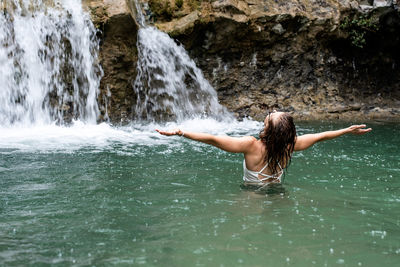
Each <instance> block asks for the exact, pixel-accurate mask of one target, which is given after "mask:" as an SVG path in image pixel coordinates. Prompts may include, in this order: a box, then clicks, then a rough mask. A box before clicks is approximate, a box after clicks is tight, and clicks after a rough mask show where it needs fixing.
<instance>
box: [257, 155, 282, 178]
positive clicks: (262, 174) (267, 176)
mask: <svg viewBox="0 0 400 267" xmlns="http://www.w3.org/2000/svg"><path fill="white" fill-rule="evenodd" d="M270 161H271V160H270ZM270 161H268V163H267V164H266V165H265V166H264V167H263V168H262V169H261V170H260V171H258V172H257V173H258V174H260V175H261V176H264V177H265V178H262V179H260V178H259V179H260V180H261V181H264V180H267V179H269V178H279V177H280V176H281V175H282V173H283V169H282V167H281V164H279V162H278V166H279V168H280V169H281V170H280V171H279V172H278V173H276V174H273V175H269V174H265V173H262V171H263V170H265V168H266V167H268V165H269V163H270Z"/></svg>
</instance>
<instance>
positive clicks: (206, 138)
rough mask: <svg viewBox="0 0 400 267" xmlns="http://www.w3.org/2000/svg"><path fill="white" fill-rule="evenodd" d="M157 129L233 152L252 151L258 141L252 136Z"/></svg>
mask: <svg viewBox="0 0 400 267" xmlns="http://www.w3.org/2000/svg"><path fill="white" fill-rule="evenodd" d="M156 131H157V132H159V133H160V134H162V135H166V136H172V135H179V136H182V137H186V138H188V139H192V140H195V141H198V142H202V143H206V144H209V145H213V146H215V147H218V148H220V149H222V150H225V151H228V152H233V153H247V152H249V151H251V149H252V146H253V145H254V142H255V141H257V139H255V138H254V137H252V136H244V137H230V136H220V135H212V134H207V133H197V132H186V131H185V132H183V131H182V130H179V129H176V130H172V131H161V130H158V129H156Z"/></svg>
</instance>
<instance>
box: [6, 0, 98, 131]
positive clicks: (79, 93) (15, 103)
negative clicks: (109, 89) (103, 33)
mask: <svg viewBox="0 0 400 267" xmlns="http://www.w3.org/2000/svg"><path fill="white" fill-rule="evenodd" d="M6 7H7V9H6V11H2V12H1V13H0V62H1V66H2V68H1V70H0V84H1V85H2V89H1V90H0V125H1V126H12V125H17V124H18V125H25V126H27V125H43V124H51V123H54V122H57V123H59V124H62V123H64V122H65V121H70V120H71V119H80V120H82V121H85V122H88V123H96V118H97V115H98V113H99V109H98V106H97V101H96V100H97V94H98V87H99V83H100V77H101V74H102V70H101V67H100V65H99V64H98V62H97V51H98V41H97V40H96V30H95V28H94V27H93V24H92V23H91V21H90V19H89V16H88V15H87V14H86V13H84V12H83V10H82V7H81V5H80V4H77V3H76V1H73V0H62V1H54V2H52V1H41V0H36V1H18V0H13V1H8V2H7V3H6Z"/></svg>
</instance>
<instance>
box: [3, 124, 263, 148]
mask: <svg viewBox="0 0 400 267" xmlns="http://www.w3.org/2000/svg"><path fill="white" fill-rule="evenodd" d="M261 127H262V124H261V123H259V122H256V121H253V120H244V121H241V122H239V121H235V120H234V121H226V122H220V121H217V120H214V119H193V120H186V121H183V122H182V123H166V124H156V123H150V124H138V123H132V124H131V125H129V126H124V127H113V126H111V125H109V124H106V123H101V124H98V125H95V124H86V123H83V122H81V121H75V122H74V123H73V124H72V125H71V126H69V127H67V126H58V125H54V124H52V125H36V126H29V127H26V126H12V127H2V128H0V153H10V152H15V151H17V152H18V151H19V152H35V151H39V152H57V151H58V152H60V151H62V152H73V151H76V150H79V149H82V148H87V149H89V150H93V151H95V150H96V151H97V150H103V149H110V148H112V145H114V144H122V145H124V146H126V145H134V146H137V145H143V146H159V145H165V144H168V145H174V144H176V143H180V142H181V141H182V139H181V138H178V137H166V136H162V135H160V134H158V133H157V132H156V131H155V129H163V130H169V129H174V128H180V129H182V130H184V131H198V132H208V133H212V134H217V135H232V136H239V135H253V134H257V133H258V131H259V130H260V129H261Z"/></svg>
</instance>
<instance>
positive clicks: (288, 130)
mask: <svg viewBox="0 0 400 267" xmlns="http://www.w3.org/2000/svg"><path fill="white" fill-rule="evenodd" d="M259 136H260V139H261V141H262V142H263V144H264V145H265V150H266V153H265V157H264V162H265V163H269V164H268V167H269V169H270V170H271V172H272V174H276V173H278V172H279V171H280V168H279V164H280V165H281V166H282V167H283V168H287V167H288V166H289V164H290V161H291V159H292V154H293V149H294V144H295V142H296V127H295V125H294V122H293V117H292V116H291V115H289V114H288V113H282V114H281V115H280V116H279V117H278V118H276V119H274V120H273V119H272V118H271V116H268V124H267V125H265V127H264V129H263V130H262V131H261V132H260V135H259Z"/></svg>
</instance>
